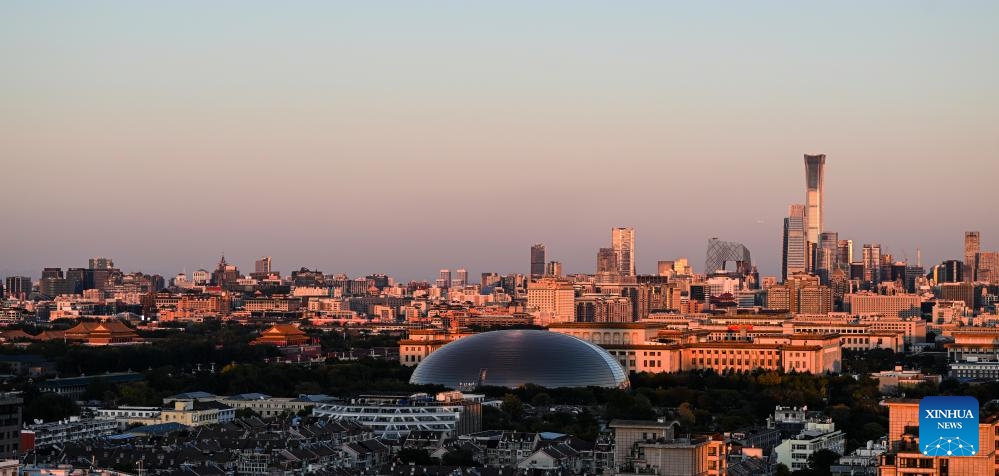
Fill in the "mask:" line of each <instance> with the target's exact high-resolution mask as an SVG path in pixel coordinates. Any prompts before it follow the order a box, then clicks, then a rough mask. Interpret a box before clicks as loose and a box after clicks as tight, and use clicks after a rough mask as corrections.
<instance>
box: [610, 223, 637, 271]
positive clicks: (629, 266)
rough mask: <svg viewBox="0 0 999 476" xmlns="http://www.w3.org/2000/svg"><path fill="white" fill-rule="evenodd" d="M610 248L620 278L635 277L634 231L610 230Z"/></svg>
mask: <svg viewBox="0 0 999 476" xmlns="http://www.w3.org/2000/svg"><path fill="white" fill-rule="evenodd" d="M611 248H613V249H614V254H616V255H617V266H618V270H620V273H621V276H635V274H636V273H635V229H634V228H613V229H611Z"/></svg>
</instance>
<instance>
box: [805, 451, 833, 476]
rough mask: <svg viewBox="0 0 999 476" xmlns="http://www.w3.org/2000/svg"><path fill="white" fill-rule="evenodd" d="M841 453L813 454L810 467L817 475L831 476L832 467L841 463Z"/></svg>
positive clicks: (809, 460) (810, 457) (809, 462)
mask: <svg viewBox="0 0 999 476" xmlns="http://www.w3.org/2000/svg"><path fill="white" fill-rule="evenodd" d="M839 458H840V455H839V453H837V452H835V451H832V450H819V451H816V452H814V453H812V454H811V455H810V456H809V457H808V467H809V468H810V469H811V470H812V471H813V472H814V473H815V474H816V475H821V476H825V475H829V474H831V471H830V468H831V467H832V465H834V464H836V462H837V461H839Z"/></svg>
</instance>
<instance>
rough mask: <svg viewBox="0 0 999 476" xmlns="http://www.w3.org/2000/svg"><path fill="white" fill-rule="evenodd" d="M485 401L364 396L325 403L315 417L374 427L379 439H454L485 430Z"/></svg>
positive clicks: (456, 396) (453, 396) (453, 395)
mask: <svg viewBox="0 0 999 476" xmlns="http://www.w3.org/2000/svg"><path fill="white" fill-rule="evenodd" d="M482 400H483V396H482V395H471V394H462V393H461V392H442V393H439V394H437V395H436V396H430V395H427V394H425V393H419V394H414V395H362V396H360V397H357V398H354V399H351V400H350V401H349V402H338V403H321V404H319V405H316V406H315V407H314V408H313V409H312V414H313V415H315V416H318V417H324V418H329V419H330V420H333V421H341V420H346V421H353V422H357V423H360V424H362V425H365V426H368V427H370V428H371V429H372V430H374V432H375V435H376V436H378V437H382V438H387V439H392V440H398V439H402V438H404V437H405V436H407V435H409V433H410V432H412V431H435V432H444V433H445V434H446V435H447V436H449V437H452V438H453V437H457V436H459V435H464V434H468V433H474V432H477V431H480V430H481V429H482Z"/></svg>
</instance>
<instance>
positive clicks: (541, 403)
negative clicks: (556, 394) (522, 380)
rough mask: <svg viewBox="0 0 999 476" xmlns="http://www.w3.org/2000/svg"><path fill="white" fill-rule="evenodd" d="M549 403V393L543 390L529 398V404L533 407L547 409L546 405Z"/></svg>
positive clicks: (550, 398)
mask: <svg viewBox="0 0 999 476" xmlns="http://www.w3.org/2000/svg"><path fill="white" fill-rule="evenodd" d="M551 404H552V397H551V395H548V394H547V393H545V392H541V393H539V394H537V395H535V396H534V398H532V399H531V405H534V406H535V407H538V408H541V409H546V410H547V407H550V406H551Z"/></svg>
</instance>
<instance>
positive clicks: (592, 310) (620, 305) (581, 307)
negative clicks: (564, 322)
mask: <svg viewBox="0 0 999 476" xmlns="http://www.w3.org/2000/svg"><path fill="white" fill-rule="evenodd" d="M631 306H632V304H631V300H630V299H628V298H626V297H623V296H617V295H611V294H583V295H582V296H580V297H578V298H576V317H575V321H576V322H631V321H632V318H631V317H632V307H631Z"/></svg>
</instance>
